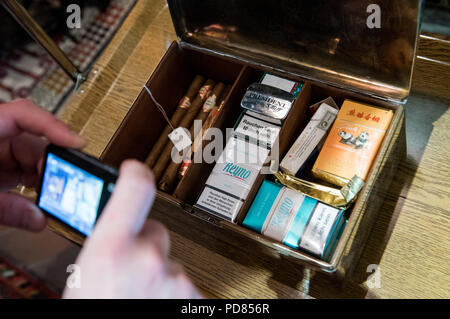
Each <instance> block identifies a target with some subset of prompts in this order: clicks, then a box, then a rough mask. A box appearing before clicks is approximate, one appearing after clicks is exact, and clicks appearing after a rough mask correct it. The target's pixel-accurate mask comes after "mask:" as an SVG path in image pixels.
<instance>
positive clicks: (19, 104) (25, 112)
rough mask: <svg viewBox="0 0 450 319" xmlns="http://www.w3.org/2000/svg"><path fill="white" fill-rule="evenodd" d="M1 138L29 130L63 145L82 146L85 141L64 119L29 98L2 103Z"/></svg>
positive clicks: (0, 112)
mask: <svg viewBox="0 0 450 319" xmlns="http://www.w3.org/2000/svg"><path fill="white" fill-rule="evenodd" d="M0 114H1V116H0V138H9V137H13V136H16V135H19V134H20V133H23V132H28V133H31V134H34V135H38V136H44V137H46V138H47V139H48V140H49V141H50V142H51V143H54V144H57V145H59V146H62V147H71V148H80V147H83V146H84V144H85V142H84V140H83V138H82V137H81V136H79V135H78V134H76V133H75V132H73V131H71V130H70V129H69V127H68V126H67V125H66V124H64V123H63V122H62V121H60V120H58V119H57V118H55V117H54V116H53V115H52V114H50V113H49V112H47V111H45V110H44V109H42V108H40V107H38V106H37V105H35V104H34V103H33V102H31V101H28V100H17V101H13V102H10V103H5V104H0Z"/></svg>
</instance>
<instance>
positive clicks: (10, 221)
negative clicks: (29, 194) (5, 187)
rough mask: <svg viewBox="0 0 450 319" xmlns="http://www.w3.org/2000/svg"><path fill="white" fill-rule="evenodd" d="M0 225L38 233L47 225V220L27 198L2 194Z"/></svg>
mask: <svg viewBox="0 0 450 319" xmlns="http://www.w3.org/2000/svg"><path fill="white" fill-rule="evenodd" d="M0 224H3V225H5V226H12V227H17V228H22V229H25V230H29V231H34V232H38V231H41V230H43V229H44V228H45V226H46V225H47V218H46V217H45V216H44V214H43V213H42V212H41V211H40V210H39V208H37V207H36V205H34V204H33V203H32V202H30V201H29V200H28V199H26V198H25V197H22V196H20V195H15V194H6V193H0Z"/></svg>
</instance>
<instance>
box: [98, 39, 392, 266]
mask: <svg viewBox="0 0 450 319" xmlns="http://www.w3.org/2000/svg"><path fill="white" fill-rule="evenodd" d="M264 71H265V70H263V69H262V68H261V69H256V68H255V67H250V66H248V65H245V64H243V63H240V62H238V61H235V60H232V59H230V58H227V57H222V56H217V55H212V54H208V53H203V52H200V51H197V50H195V49H190V48H181V47H180V46H179V45H178V44H177V43H176V42H174V43H173V44H172V45H171V46H170V48H169V49H168V51H167V52H166V54H165V56H164V57H163V58H162V60H161V61H160V63H159V65H158V66H157V67H156V69H155V71H154V72H153V74H152V75H151V77H150V79H149V80H148V82H147V83H146V85H147V87H148V88H150V90H151V91H152V92H153V95H154V97H155V99H156V100H157V101H158V102H159V103H160V104H161V105H162V106H163V107H164V109H165V111H166V112H167V114H168V116H169V117H170V116H171V115H172V113H173V112H174V111H175V109H176V107H177V104H178V101H179V100H180V99H181V98H182V97H183V94H184V92H185V91H186V90H187V87H188V86H189V84H190V83H191V81H192V79H193V78H194V76H195V75H196V74H201V75H203V76H205V77H209V78H212V79H213V80H215V81H216V82H218V81H221V82H224V83H225V84H229V85H231V86H232V87H231V90H230V92H229V93H228V95H227V97H226V99H225V103H224V107H223V109H222V111H221V112H220V113H219V114H218V116H217V117H216V119H215V120H214V122H213V127H217V128H220V129H221V130H222V131H224V130H225V129H226V128H231V127H233V126H234V124H235V122H236V120H237V119H238V117H239V115H240V113H241V111H242V109H241V107H240V100H241V99H242V97H243V95H244V93H245V90H246V89H247V87H248V86H249V85H250V84H251V83H253V82H257V81H258V80H259V79H260V77H261V76H262V74H263V72H264ZM268 71H269V72H271V73H273V74H278V75H281V76H283V77H285V78H288V79H291V80H295V81H302V82H304V87H303V89H302V91H301V93H300V95H299V97H298V98H297V100H296V101H295V104H294V106H293V108H292V109H291V111H290V113H289V115H288V117H287V119H286V120H285V122H284V123H283V125H282V128H281V131H280V155H281V158H282V156H284V154H285V153H286V152H287V150H288V149H289V147H290V146H291V145H292V143H293V142H294V141H295V139H296V138H297V137H298V136H299V134H300V133H301V132H302V130H303V128H304V127H305V126H306V124H307V123H308V120H309V118H310V116H311V115H310V114H309V111H308V106H310V105H312V104H314V103H317V102H319V101H321V100H323V99H325V98H327V97H330V96H331V97H332V98H333V99H334V100H335V102H336V104H337V105H338V106H341V105H342V102H343V101H344V100H345V99H354V100H357V101H360V102H365V103H369V104H372V105H374V106H381V107H385V108H389V109H392V110H394V112H397V108H398V106H396V105H395V104H389V103H387V102H383V101H381V100H379V99H376V98H372V97H368V96H362V95H360V94H357V93H354V92H351V91H349V90H343V89H339V88H336V87H331V86H327V85H326V84H323V83H317V82H310V81H307V80H304V79H303V78H301V77H300V76H298V77H297V76H292V75H284V74H282V73H278V72H276V71H275V72H274V71H271V70H268ZM394 116H395V115H394ZM166 124H167V123H166V122H165V120H164V117H163V116H162V115H161V113H160V112H159V111H158V109H157V108H156V106H155V105H154V103H153V102H152V101H151V99H150V97H149V96H148V93H147V92H145V91H144V90H142V91H141V93H140V94H139V96H138V97H137V99H136V100H135V102H134V104H133V106H132V108H131V109H130V111H129V112H128V114H127V116H126V117H125V119H124V120H123V122H122V124H121V125H120V127H119V128H118V130H117V131H116V133H115V135H114V136H113V138H112V139H111V141H110V143H109V144H108V146H107V148H106V149H105V151H104V153H103V154H102V156H101V159H102V160H103V161H104V162H105V163H108V164H110V165H113V166H116V167H118V166H119V165H120V163H121V162H122V161H123V160H125V159H127V158H136V159H138V160H141V161H144V160H145V158H146V157H147V155H148V154H149V152H150V150H151V148H152V146H153V144H154V143H155V142H156V140H157V139H158V137H159V135H160V133H161V132H162V130H163V129H164V127H165V126H166ZM224 135H225V134H224ZM387 135H388V133H386V136H387ZM386 136H385V139H386ZM223 143H224V144H223V145H224V146H225V143H226V141H223ZM207 144H208V142H205V141H203V148H204V147H205V146H206V145H207ZM380 149H381V147H380ZM217 155H220V154H217ZM281 158H280V161H281ZM377 158H378V156H377V157H376V159H375V161H376V160H377ZM213 167H214V163H212V164H207V163H193V164H192V165H190V166H189V168H188V170H187V171H186V173H185V175H184V177H183V178H182V179H181V180H180V181H179V183H178V185H177V186H176V188H175V190H174V192H173V193H171V194H168V193H164V192H162V191H158V196H159V197H162V198H163V199H166V200H170V201H175V202H178V203H183V204H188V205H193V204H195V201H196V200H197V198H198V196H199V195H200V193H201V191H202V189H203V185H204V183H205V182H206V179H207V178H208V176H209V174H210V172H211V170H212V169H213ZM371 174H372V170H371V171H370V172H369V176H370V175H371ZM266 176H267V175H262V174H260V176H258V178H257V180H256V182H255V184H254V185H253V187H252V189H251V191H250V193H249V196H248V198H247V200H246V201H245V202H244V205H243V206H242V208H241V210H240V212H239V214H238V218H237V223H236V224H230V223H228V222H226V223H225V224H227V225H228V224H230V225H228V226H227V227H228V228H230V229H232V230H234V231H236V232H239V233H241V234H244V235H245V236H254V238H255V239H257V240H259V241H261V240H262V241H266V242H268V243H272V244H273V245H275V246H277V247H280V245H281V246H283V245H282V244H280V243H276V242H275V241H273V240H271V239H269V238H265V237H264V236H262V235H260V234H256V233H254V232H252V231H250V230H248V229H246V228H244V227H243V226H240V225H241V223H242V221H243V219H244V218H245V214H246V212H247V210H248V209H249V207H250V205H251V204H252V202H253V199H254V197H255V196H256V193H257V191H258V189H259V187H260V185H261V183H262V181H263V180H264V178H266ZM204 214H206V215H209V214H208V213H207V212H204ZM349 215H350V218H357V216H353V214H352V212H351V211H350V212H349ZM346 233H347V229H345V230H344V234H343V235H342V236H341V240H342V238H344V237H346V236H347V235H346ZM283 249H285V250H287V251H290V252H291V254H294V255H296V256H298V257H299V258H300V259H304V258H305V256H307V257H308V258H313V259H314V257H312V256H309V255H307V254H305V253H303V252H301V251H296V250H293V249H291V248H288V247H287V246H284V247H283ZM317 262H323V261H319V260H317Z"/></svg>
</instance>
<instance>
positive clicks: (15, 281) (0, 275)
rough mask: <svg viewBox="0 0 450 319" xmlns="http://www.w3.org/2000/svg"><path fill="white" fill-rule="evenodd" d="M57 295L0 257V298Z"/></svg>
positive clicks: (41, 297) (34, 297) (33, 297)
mask: <svg viewBox="0 0 450 319" xmlns="http://www.w3.org/2000/svg"><path fill="white" fill-rule="evenodd" d="M55 298H59V296H58V295H57V294H56V293H54V292H52V291H51V290H50V289H48V288H47V287H46V286H45V285H43V284H42V283H40V282H39V281H37V280H36V279H35V278H33V277H32V276H31V275H29V274H27V273H25V272H24V271H22V270H20V269H18V268H16V267H14V266H13V265H11V264H9V263H8V262H7V261H6V260H4V259H3V258H1V257H0V299H55Z"/></svg>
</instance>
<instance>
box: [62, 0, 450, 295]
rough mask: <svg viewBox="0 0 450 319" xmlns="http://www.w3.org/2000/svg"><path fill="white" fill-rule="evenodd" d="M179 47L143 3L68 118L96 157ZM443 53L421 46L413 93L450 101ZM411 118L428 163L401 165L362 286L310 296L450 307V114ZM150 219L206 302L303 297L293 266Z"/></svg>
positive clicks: (151, 5)
mask: <svg viewBox="0 0 450 319" xmlns="http://www.w3.org/2000/svg"><path fill="white" fill-rule="evenodd" d="M175 38H176V36H175V34H174V31H173V26H172V23H171V19H170V14H169V12H168V9H167V6H166V4H165V1H162V0H148V1H138V3H137V5H136V7H135V8H134V9H133V11H132V12H131V14H130V16H129V17H128V18H127V20H126V21H125V23H124V25H123V26H122V27H121V29H120V30H119V32H118V33H117V35H116V36H115V37H114V39H113V41H112V42H111V43H110V45H109V46H108V47H107V49H106V50H105V52H104V53H103V55H102V56H101V57H100V59H99V60H98V62H97V63H96V65H95V67H94V69H95V70H96V73H95V74H93V73H92V74H91V76H90V77H89V79H88V81H87V82H86V83H85V84H84V85H83V88H82V91H78V92H75V93H74V94H73V95H72V96H71V98H70V100H69V101H68V102H67V103H66V105H65V107H64V108H63V109H62V111H61V112H60V114H59V116H60V117H61V118H62V119H63V120H64V121H66V122H67V123H69V125H71V126H72V127H73V128H74V129H75V130H76V131H78V132H81V134H82V135H83V136H84V137H85V138H86V139H87V141H88V143H89V144H88V146H87V148H86V151H87V152H89V153H91V154H93V155H95V156H99V155H100V154H101V152H102V151H103V149H104V148H105V146H106V145H107V143H108V141H109V139H110V138H111V137H112V135H113V133H114V131H115V130H116V129H117V127H118V125H119V124H120V122H121V121H122V119H123V117H124V116H125V114H126V112H127V111H128V109H129V107H130V106H131V105H132V102H133V100H134V99H135V97H136V96H137V95H138V93H139V91H140V90H141V87H142V84H143V83H144V82H145V81H146V80H147V79H148V77H149V76H150V74H151V73H152V71H153V69H154V68H155V66H156V65H157V63H158V61H159V59H160V57H161V56H162V55H163V53H164V52H165V50H166V48H167V46H168V44H170V42H171V41H172V40H173V39H175ZM441 40H442V41H444V40H445V39H441ZM442 45H444V48H445V46H446V45H447V44H446V43H445V41H444V42H439V43H438V44H436V43H435V42H434V41H432V40H429V39H426V40H424V42H422V40H421V44H420V45H419V51H418V56H423V57H431V58H429V59H418V60H417V62H416V69H415V73H414V83H413V88H414V89H413V92H420V93H426V94H431V95H438V96H441V97H447V98H448V97H449V95H448V83H449V82H448V76H449V74H450V72H449V70H450V69H449V66H448V65H447V63H448V62H449V60H450V53H449V52H448V51H447V50H446V49H443V50H441V49H440V48H442ZM422 60H423V61H422ZM434 60H439V61H441V62H442V63H436V62H435V61H434ZM445 79H447V80H445ZM444 80H445V81H444ZM82 92H83V93H82ZM421 101H424V104H425V105H423V107H429V108H432V107H433V105H434V104H433V103H431V102H428V101H429V100H428V98H424V99H423V100H421ZM442 103H444V104H445V103H446V105H447V106H448V102H442ZM442 103H441V104H442ZM406 112H407V122H406V126H407V129H408V128H409V130H408V132H413V133H414V131H415V128H417V129H418V130H419V131H420V128H423V127H425V126H426V127H429V128H430V131H429V132H428V133H427V134H429V135H427V136H426V137H424V138H423V139H417V141H408V143H409V145H408V146H410V145H412V146H413V147H412V148H411V149H412V150H414V149H418V153H419V154H420V156H419V157H415V158H411V156H410V155H408V158H407V159H406V160H405V161H404V162H402V163H401V165H400V167H399V169H398V175H397V177H396V179H395V180H394V182H393V184H392V186H391V192H390V193H389V194H388V197H387V199H386V201H385V202H384V203H383V205H382V208H381V212H380V214H379V217H378V220H377V221H376V224H375V227H374V229H373V231H372V233H371V234H370V236H369V240H368V244H367V247H366V249H365V251H364V253H363V255H362V257H361V259H360V262H359V263H358V265H356V266H355V274H354V276H353V277H352V278H351V279H350V280H349V281H348V282H346V283H344V287H342V283H340V282H338V281H336V280H333V279H331V278H330V277H329V276H327V275H325V274H316V275H315V276H314V277H313V279H312V281H311V285H310V291H309V294H310V296H312V297H315V298H336V297H343V298H377V297H381V298H412V297H419V298H436V297H447V298H448V297H450V244H449V243H448V240H449V239H450V231H449V230H450V211H449V207H450V200H449V198H450V182H449V181H450V163H449V158H450V150H449V146H448V145H449V141H450V136H449V134H450V133H449V132H450V111H449V110H448V108H447V109H445V110H443V112H441V113H439V114H438V116H437V118H433V119H432V120H431V119H429V118H417V119H413V120H411V121H409V122H408V104H407V105H406ZM430 112H432V110H431V109H430ZM408 154H410V153H408ZM151 215H152V216H154V217H157V218H158V219H161V220H163V221H164V222H165V223H166V225H167V226H168V227H169V229H170V230H171V238H172V249H171V257H172V258H173V259H175V260H177V261H179V262H180V263H182V264H183V265H184V266H185V268H186V270H187V272H188V274H189V276H190V277H191V278H192V279H193V281H194V283H195V284H196V285H197V286H198V287H199V288H200V289H201V290H202V292H203V293H204V294H205V295H206V296H208V297H217V298H240V297H242V298H301V297H304V295H303V294H302V282H301V281H302V277H303V270H302V269H301V268H300V267H298V266H296V265H294V264H293V263H291V262H290V261H288V260H284V259H280V260H278V261H277V262H274V261H273V260H271V259H269V258H267V257H264V256H261V255H258V254H257V253H254V254H250V255H248V254H244V253H243V252H241V251H240V249H239V247H240V245H241V242H239V241H238V240H236V239H233V238H226V237H224V236H223V235H220V234H219V233H214V232H205V231H203V229H202V227H201V225H202V224H201V223H194V222H192V223H191V222H189V220H190V218H181V217H180V218H173V217H170V216H169V215H168V214H164V212H163V211H162V210H160V209H154V210H153V211H152V213H151ZM188 217H189V216H188ZM370 264H377V265H379V269H380V273H381V288H371V289H369V288H367V287H366V286H365V285H364V284H363V283H364V281H365V280H367V278H368V276H369V275H371V273H370V272H367V267H368V266H369V265H370Z"/></svg>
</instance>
